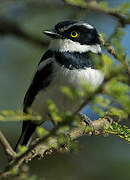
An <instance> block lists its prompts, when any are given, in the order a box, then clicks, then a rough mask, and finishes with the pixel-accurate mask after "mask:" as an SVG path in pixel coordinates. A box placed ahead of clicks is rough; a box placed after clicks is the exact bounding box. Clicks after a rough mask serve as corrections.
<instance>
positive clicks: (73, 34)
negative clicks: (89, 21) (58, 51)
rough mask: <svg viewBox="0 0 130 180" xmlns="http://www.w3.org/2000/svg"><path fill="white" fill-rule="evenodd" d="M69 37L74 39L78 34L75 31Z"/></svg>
mask: <svg viewBox="0 0 130 180" xmlns="http://www.w3.org/2000/svg"><path fill="white" fill-rule="evenodd" d="M70 35H71V37H73V38H76V37H78V36H79V34H78V33H77V32H76V31H72V32H71V34H70Z"/></svg>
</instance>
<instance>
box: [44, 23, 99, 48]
mask: <svg viewBox="0 0 130 180" xmlns="http://www.w3.org/2000/svg"><path fill="white" fill-rule="evenodd" d="M44 33H45V34H46V35H48V36H50V37H52V38H54V39H70V40H72V41H74V42H79V43H80V44H81V45H96V44H100V41H99V36H98V33H97V30H96V29H95V28H94V27H93V26H91V25H90V24H88V23H85V22H82V21H72V20H69V21H63V22H60V23H58V24H56V25H55V26H54V29H53V30H51V31H44Z"/></svg>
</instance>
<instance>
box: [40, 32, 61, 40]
mask: <svg viewBox="0 0 130 180" xmlns="http://www.w3.org/2000/svg"><path fill="white" fill-rule="evenodd" d="M43 33H44V34H46V35H47V36H49V37H51V38H54V39H60V38H61V35H60V34H58V33H57V32H54V30H46V31H43Z"/></svg>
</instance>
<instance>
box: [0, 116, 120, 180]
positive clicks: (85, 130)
mask: <svg viewBox="0 0 130 180" xmlns="http://www.w3.org/2000/svg"><path fill="white" fill-rule="evenodd" d="M113 119H114V117H113V116H112V117H111V116H106V117H104V118H99V119H98V120H95V121H93V126H94V129H95V135H100V134H105V127H106V126H107V125H110V124H112V122H113ZM114 120H116V121H117V117H116V118H115V119H114ZM118 120H119V119H118ZM59 127H60V126H59ZM59 127H56V128H54V129H53V130H52V131H51V132H50V133H49V134H48V135H46V136H44V137H43V138H42V139H39V140H38V141H37V142H36V143H35V144H34V145H33V146H32V147H31V148H30V149H28V150H27V151H26V152H25V153H23V154H22V155H20V156H18V157H17V158H16V159H14V161H12V162H11V163H10V165H9V166H8V168H6V170H5V171H4V172H2V173H1V174H0V180H3V179H7V178H8V177H9V178H11V177H14V175H12V173H11V170H12V169H20V167H21V166H22V165H23V163H25V162H26V163H28V162H29V161H31V160H32V159H34V158H35V157H42V158H43V157H45V156H46V155H47V154H51V153H53V152H54V151H63V149H66V147H67V145H68V144H69V142H71V141H73V140H75V139H77V138H79V137H81V136H83V135H84V134H89V133H90V132H92V128H91V127H89V126H86V123H84V121H82V122H81V124H80V126H79V127H77V128H74V129H72V130H70V131H69V132H67V135H66V137H69V141H68V140H67V141H66V142H64V143H61V144H60V143H59V142H58V139H57V137H56V135H55V133H56V132H57V130H58V129H59ZM67 139H68V138H67ZM17 175H18V174H17Z"/></svg>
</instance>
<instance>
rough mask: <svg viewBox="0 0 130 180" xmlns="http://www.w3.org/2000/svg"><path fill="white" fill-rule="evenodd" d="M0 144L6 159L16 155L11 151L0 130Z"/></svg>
mask: <svg viewBox="0 0 130 180" xmlns="http://www.w3.org/2000/svg"><path fill="white" fill-rule="evenodd" d="M0 144H1V145H2V146H3V148H4V151H5V153H6V155H7V157H8V159H9V160H10V159H14V158H15V157H16V153H15V152H14V151H13V149H12V147H11V146H10V144H9V143H8V141H7V139H6V138H5V136H4V135H3V133H2V132H1V131H0Z"/></svg>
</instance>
